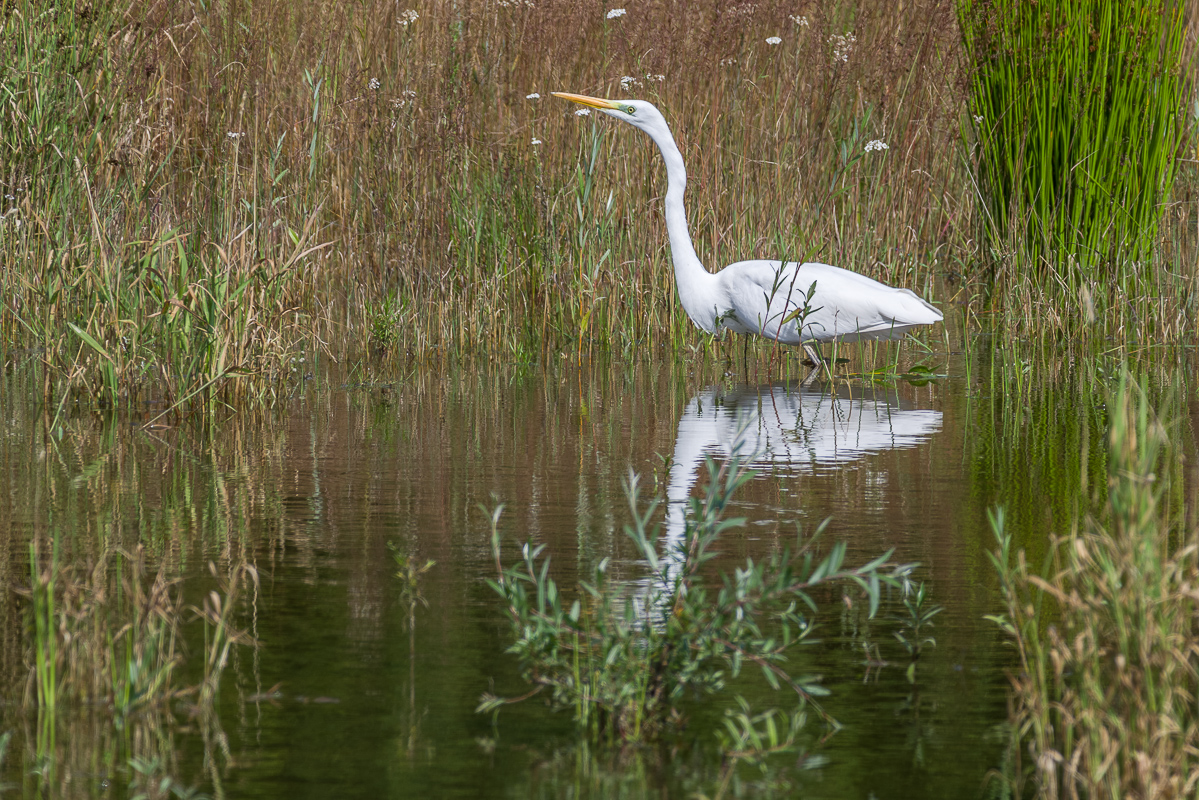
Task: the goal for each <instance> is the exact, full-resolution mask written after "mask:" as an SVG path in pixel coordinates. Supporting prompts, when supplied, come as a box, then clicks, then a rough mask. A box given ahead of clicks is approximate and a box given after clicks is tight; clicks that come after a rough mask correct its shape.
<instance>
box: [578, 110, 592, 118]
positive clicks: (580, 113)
mask: <svg viewBox="0 0 1199 800" xmlns="http://www.w3.org/2000/svg"><path fill="white" fill-rule="evenodd" d="M590 113H591V109H590V108H579V109H576V110H575V116H576V117H586V116H588V115H589V114H590Z"/></svg>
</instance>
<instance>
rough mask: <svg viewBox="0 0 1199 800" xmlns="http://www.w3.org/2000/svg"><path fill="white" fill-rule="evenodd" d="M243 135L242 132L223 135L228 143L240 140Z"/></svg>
mask: <svg viewBox="0 0 1199 800" xmlns="http://www.w3.org/2000/svg"><path fill="white" fill-rule="evenodd" d="M245 135H246V134H245V133H244V132H243V133H238V132H237V131H229V132H228V133H226V134H225V137H226V138H228V139H229V140H230V141H234V142H236V141H237V140H238V139H240V138H241V137H243V136H245Z"/></svg>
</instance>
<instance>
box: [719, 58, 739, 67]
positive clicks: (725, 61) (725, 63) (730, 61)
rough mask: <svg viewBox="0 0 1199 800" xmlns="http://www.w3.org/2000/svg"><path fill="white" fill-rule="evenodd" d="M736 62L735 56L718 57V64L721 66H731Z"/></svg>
mask: <svg viewBox="0 0 1199 800" xmlns="http://www.w3.org/2000/svg"><path fill="white" fill-rule="evenodd" d="M736 63H737V59H735V58H722V59H720V66H722V67H731V66H733V65H734V64H736Z"/></svg>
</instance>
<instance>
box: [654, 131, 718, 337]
mask: <svg viewBox="0 0 1199 800" xmlns="http://www.w3.org/2000/svg"><path fill="white" fill-rule="evenodd" d="M653 139H654V142H655V143H656V144H657V145H658V149H659V150H661V151H662V159H663V160H664V161H665V162H666V178H667V188H666V231H667V233H668V234H669V236H670V256H671V260H673V261H674V277H675V283H676V284H677V285H678V290H679V300H680V301H681V302H682V304H683V309H684V310H685V311H686V312H687V316H689V317H691V319H692V320H694V321H695V323H696V324H697V325H699V326H700V327H701V328H703V329H704V330H707V331H711V330H712V329H713V327H714V325H715V316H716V312H715V310H714V302H713V298H711V297H709V294H710V293H711V290H712V289H714V288H715V287H714V286H713V283H714V281H715V280H716V276H715V275H713V274H711V273H710V272H708V271H707V270H706V269H704V265H703V263H702V262H701V261H700V260H699V256H697V255H696V254H695V247H694V246H693V245H692V244H691V233H690V232H689V231H688V230H687V211H686V209H685V208H684V207H683V192H684V191H686V189H687V170H686V168H685V167H684V166H683V154H682V153H680V152H679V148H678V145H676V144H675V143H674V137H672V136H671V135H670V134H669V133H667V134H665V135H664V136H654V137H653ZM709 306H711V307H709Z"/></svg>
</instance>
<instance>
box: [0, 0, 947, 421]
mask: <svg viewBox="0 0 1199 800" xmlns="http://www.w3.org/2000/svg"><path fill="white" fill-rule="evenodd" d="M4 9H5V10H4V13H3V15H0V19H2V20H3V23H2V24H3V29H2V30H0V41H2V42H3V46H4V49H5V52H6V53H7V54H9V55H10V56H11V57H9V58H6V59H5V64H4V66H3V67H2V69H3V70H4V80H3V83H4V86H5V92H4V96H3V97H0V114H2V115H3V117H4V125H5V128H6V129H7V130H10V131H12V132H13V135H12V136H11V137H6V140H5V143H4V148H5V151H4V152H5V156H4V158H3V160H2V166H0V189H2V192H0V194H3V195H4V196H5V199H4V202H3V206H2V207H0V212H2V213H3V214H4V224H3V227H2V228H0V263H2V266H0V286H2V288H3V295H4V299H3V304H2V306H0V336H2V338H3V341H4V342H6V343H7V344H8V345H9V346H21V347H36V348H40V350H41V352H42V355H43V359H44V361H45V365H46V375H45V380H44V386H43V390H44V392H45V393H46V394H47V395H49V396H51V397H53V398H55V399H59V398H62V397H65V396H71V395H75V396H78V397H81V398H96V399H98V400H100V401H101V402H105V403H110V404H127V403H137V402H140V403H150V404H152V405H153V406H155V407H158V408H162V409H167V408H180V409H182V408H186V407H189V406H191V405H194V404H195V403H197V402H204V401H210V400H212V399H227V400H230V401H237V400H239V399H241V398H251V399H252V398H270V397H272V396H279V395H280V394H281V393H282V392H285V391H287V388H288V385H289V381H291V380H292V375H291V372H290V370H289V369H288V367H287V364H288V363H289V361H288V359H290V358H291V357H294V356H296V355H297V352H298V351H305V352H309V351H314V350H315V351H321V350H328V351H329V352H331V353H332V354H334V355H336V356H338V357H341V356H342V355H343V354H345V353H348V352H354V351H358V352H365V351H367V350H368V349H369V348H371V347H372V346H373V347H375V348H376V349H379V350H382V351H383V352H385V353H387V354H389V357H390V358H392V359H399V360H416V361H418V362H425V361H429V360H433V361H443V360H446V359H454V358H457V357H458V356H461V355H469V354H471V353H484V354H487V353H490V354H498V355H502V356H504V357H508V358H515V359H526V360H538V359H544V358H545V357H547V356H553V357H557V354H558V353H559V352H572V353H574V354H576V355H581V356H594V355H596V354H599V353H616V354H618V355H642V354H645V353H647V352H662V353H666V354H672V353H679V352H685V348H686V347H687V346H691V345H694V344H695V343H696V342H697V341H699V339H700V338H701V337H700V336H699V335H698V334H697V333H696V332H695V331H694V330H693V329H692V326H691V324H690V322H689V321H688V320H687V319H686V317H685V315H683V314H682V313H681V310H680V309H678V308H677V307H676V302H675V299H674V298H675V294H674V287H673V275H672V272H671V269H670V263H669V256H668V249H667V247H666V237H665V231H664V226H663V222H662V218H661V209H660V204H661V199H660V198H661V194H662V192H663V190H664V175H663V174H662V171H661V169H660V165H659V164H658V163H657V162H658V159H657V157H656V154H655V153H654V152H653V150H652V145H651V144H650V143H649V142H647V141H642V140H640V139H639V138H638V137H637V136H636V135H634V134H635V132H630V131H622V130H617V129H615V128H614V127H613V126H612V125H610V124H608V123H609V122H610V121H609V120H601V119H598V118H597V117H590V118H580V117H576V116H574V114H573V113H572V112H573V109H571V108H567V107H565V104H560V103H555V102H554V101H553V100H552V99H551V98H550V97H549V92H550V91H552V90H556V89H574V90H578V91H587V92H591V93H595V94H609V95H620V94H629V95H634V96H638V97H644V98H647V99H650V100H653V101H655V102H658V103H659V104H661V106H662V107H663V108H664V109H665V111H666V113H667V115H668V117H669V119H670V121H671V123H672V124H673V125H674V127H675V130H676V132H677V133H678V136H679V140H680V144H681V146H682V148H683V152H684V155H685V156H686V158H687V161H688V164H689V167H690V172H691V176H692V180H691V188H690V190H689V196H688V202H689V213H690V217H691V220H692V225H693V228H694V233H695V237H696V239H697V242H698V245H699V249H700V252H701V253H702V254H703V256H704V257H705V260H706V262H707V263H708V265H709V267H710V268H713V269H715V268H718V267H719V266H721V265H723V264H724V263H728V262H730V261H734V260H737V259H740V258H752V257H771V256H773V257H778V256H780V255H785V256H787V257H794V258H816V259H822V260H826V261H829V262H832V263H838V264H842V265H845V266H849V267H851V268H854V269H857V270H859V271H862V272H864V273H866V274H869V275H871V276H873V277H877V278H879V279H882V280H885V281H888V282H892V283H896V284H900V285H903V286H907V287H910V288H913V289H915V290H916V291H917V292H919V293H921V294H922V295H925V296H929V297H934V298H935V299H937V300H938V301H943V302H950V301H952V300H953V299H954V296H955V294H956V292H957V289H955V288H943V287H940V286H939V285H938V280H939V277H940V276H941V275H942V274H946V273H949V274H951V275H953V276H958V275H963V274H965V273H967V272H968V271H969V270H968V265H967V264H966V263H965V262H964V261H963V260H962V259H960V258H958V260H957V261H956V262H955V261H954V259H955V258H956V256H954V255H952V253H955V252H956V253H961V252H964V250H963V247H964V244H965V237H966V235H967V234H968V230H969V228H968V225H967V223H968V218H969V204H968V194H967V193H966V191H965V184H964V183H963V182H962V180H961V177H962V174H963V173H962V171H961V165H960V164H958V163H957V162H956V161H955V160H954V159H952V158H946V157H945V154H946V153H949V152H952V143H953V142H954V141H955V137H956V136H957V124H956V119H957V110H956V109H957V107H958V105H959V101H960V92H959V91H958V90H957V89H956V88H955V87H956V75H957V66H956V61H955V55H954V53H955V50H954V48H955V46H956V45H955V42H956V31H955V28H954V22H953V11H952V7H951V5H950V3H949V2H948V0H927V1H926V2H921V3H916V4H909V5H908V6H905V7H903V8H902V9H900V8H899V7H892V6H889V5H887V6H877V7H876V6H875V5H874V4H863V5H862V6H860V7H859V6H857V5H855V4H853V3H841V2H837V3H834V2H821V3H815V4H811V7H810V9H808V10H805V11H804V17H803V20H804V24H800V23H798V22H796V21H794V20H792V19H791V18H789V15H791V14H794V13H795V8H794V7H793V5H792V4H789V3H782V2H766V3H758V4H754V5H752V6H751V5H740V6H729V7H727V8H726V7H724V6H722V5H720V4H717V3H715V2H712V3H699V4H688V5H687V7H686V8H685V9H679V8H675V7H673V6H667V5H663V4H658V3H646V4H643V5H641V6H639V7H637V8H634V9H631V10H630V12H629V14H628V15H626V16H625V17H622V18H619V19H613V20H607V19H605V16H604V13H603V9H599V8H598V7H596V6H595V5H594V4H591V3H582V2H563V3H556V4H549V5H546V6H545V7H544V8H543V7H541V6H538V7H535V8H534V7H526V6H523V5H521V4H511V6H501V5H499V4H496V3H492V2H483V0H471V1H470V2H466V3H459V4H431V5H429V6H428V7H420V8H415V10H416V11H417V12H418V16H417V17H416V18H415V19H408V18H407V17H404V16H403V11H404V10H405V9H403V8H400V7H398V6H395V4H390V3H380V2H371V3H366V4H365V5H362V4H359V5H356V6H354V7H352V8H351V7H345V6H339V5H337V4H305V5H303V6H302V7H292V6H291V5H288V4H282V3H267V4H254V5H253V6H245V7H243V6H224V5H220V6H195V5H194V4H184V3H177V2H169V1H168V2H161V3H154V4H144V5H143V4H129V5H125V4H115V3H111V2H100V3H94V4H90V5H89V6H88V7H87V8H86V9H83V8H76V7H75V6H73V5H70V4H67V5H59V6H53V7H46V6H44V5H43V4H40V3H34V2H30V0H13V2H10V3H7V4H6V5H5V7H4ZM401 22H403V23H405V24H400V23H401ZM851 34H852V38H849V37H850V35H851ZM771 36H779V37H780V38H781V39H782V42H781V44H778V45H770V44H767V43H766V39H767V37H771ZM838 37H840V38H838ZM838 43H840V44H838ZM658 76H662V77H661V79H659V78H658ZM622 77H629V78H632V79H633V81H632V82H630V83H628V86H627V88H626V89H623V90H622V88H621V78H622ZM534 93H537V94H540V95H541V98H540V99H526V96H527V95H530V94H534ZM534 139H537V140H539V141H540V144H536V145H535V144H533V140H534ZM874 139H879V140H883V141H886V142H888V143H889V145H890V149H888V150H885V151H884V150H878V151H872V152H866V151H865V145H866V143H867V142H869V141H871V140H874ZM954 280H957V278H956V277H954ZM958 285H960V283H959V284H958ZM959 299H960V298H959Z"/></svg>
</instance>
